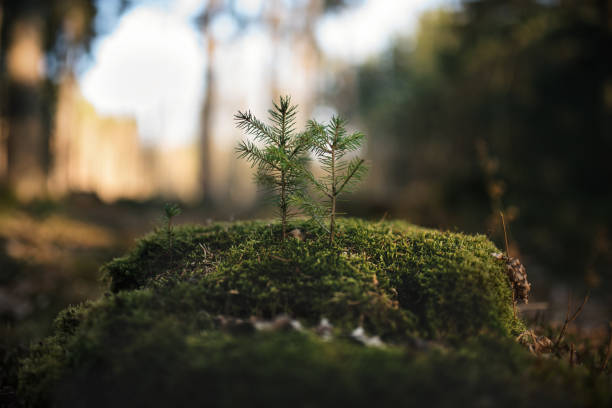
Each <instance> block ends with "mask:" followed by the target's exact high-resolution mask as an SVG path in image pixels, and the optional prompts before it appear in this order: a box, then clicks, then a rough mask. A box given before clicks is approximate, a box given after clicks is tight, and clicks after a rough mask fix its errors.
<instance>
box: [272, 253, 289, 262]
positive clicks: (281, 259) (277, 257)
mask: <svg viewBox="0 0 612 408" xmlns="http://www.w3.org/2000/svg"><path fill="white" fill-rule="evenodd" d="M270 258H273V259H276V260H278V261H282V262H290V261H289V259H286V258H281V257H280V256H276V255H272V254H270Z"/></svg>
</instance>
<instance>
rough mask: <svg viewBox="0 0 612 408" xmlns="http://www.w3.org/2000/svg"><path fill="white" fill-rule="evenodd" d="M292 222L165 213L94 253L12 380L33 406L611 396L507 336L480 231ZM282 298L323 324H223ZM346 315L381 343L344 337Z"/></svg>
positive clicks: (295, 311) (282, 306)
mask: <svg viewBox="0 0 612 408" xmlns="http://www.w3.org/2000/svg"><path fill="white" fill-rule="evenodd" d="M291 227H292V228H298V229H300V230H301V232H302V234H301V235H302V236H303V237H304V239H303V240H298V239H289V240H288V241H286V242H285V243H282V242H281V241H280V234H281V231H280V226H278V225H275V224H269V223H266V222H262V221H255V222H239V223H232V224H216V225H212V226H208V227H202V226H185V227H176V228H175V229H174V230H173V236H172V242H169V239H168V235H167V234H166V233H165V231H163V230H160V231H156V232H153V233H152V234H149V235H147V236H146V237H144V238H143V239H142V240H140V241H139V242H138V244H137V246H136V247H135V249H134V250H133V251H132V252H130V253H129V254H127V255H126V256H124V257H122V258H118V259H115V260H113V261H112V262H110V263H108V264H107V265H105V266H104V267H103V270H104V271H105V274H106V276H107V278H108V279H109V281H110V289H111V291H110V292H109V293H107V294H106V295H105V296H104V297H103V298H101V299H98V300H97V301H93V302H88V303H85V304H83V305H80V306H75V307H71V308H69V309H67V310H65V311H64V312H62V313H61V314H60V315H59V316H58V318H57V319H56V321H55V326H54V327H55V329H54V333H53V335H52V336H51V337H49V338H47V339H45V340H44V341H42V342H40V343H38V344H35V345H33V346H32V348H31V350H30V353H29V355H28V356H27V357H26V358H24V359H23V360H22V361H21V368H20V371H19V387H20V388H19V390H20V395H21V396H22V398H24V400H25V402H26V403H27V405H30V406H45V405H54V406H169V405H171V406H186V405H190V406H191V405H212V406H235V405H249V406H281V405H282V406H286V405H297V406H344V405H353V406H366V405H370V406H371V405H376V406H392V405H394V406H396V405H398V404H401V405H407V404H408V405H411V404H413V403H414V404H417V403H421V404H428V405H432V404H435V405H438V406H451V405H452V406H456V405H474V406H489V405H491V404H496V405H500V406H536V405H537V404H536V403H535V402H538V403H543V402H544V401H555V404H557V405H558V406H570V405H571V404H573V403H575V402H576V401H579V403H578V405H581V404H583V403H585V404H588V405H601V406H603V405H604V404H603V403H601V401H610V400H609V397H610V396H609V393H608V392H606V391H605V387H604V388H603V390H604V391H601V388H600V385H598V384H599V382H598V381H599V380H597V379H592V378H590V377H588V376H587V375H585V374H584V375H583V374H581V373H579V370H574V371H573V372H570V371H567V370H566V371H567V375H566V374H563V375H562V376H560V377H558V378H557V377H554V378H553V376H551V373H555V372H556V373H559V372H561V373H564V372H565V371H564V370H565V369H564V368H563V366H562V365H560V364H558V363H555V362H550V363H549V362H542V361H536V360H534V359H533V358H532V357H530V356H529V355H528V353H527V352H526V351H524V350H522V349H520V348H518V346H517V345H515V344H514V342H513V340H512V335H513V334H515V333H516V332H517V331H519V330H521V329H522V328H523V325H522V323H521V322H520V321H519V320H517V319H515V318H514V317H513V312H512V303H511V292H510V290H511V289H510V285H509V282H508V281H507V277H506V275H505V273H504V265H503V262H500V261H499V260H497V259H496V258H494V257H493V256H491V253H493V252H497V251H498V250H497V248H495V246H494V245H493V244H492V243H491V242H490V241H489V240H487V239H486V237H484V236H481V235H477V236H469V235H464V234H457V233H450V232H440V231H435V230H430V229H424V228H419V227H415V226H413V225H410V224H407V223H404V222H378V223H371V222H366V221H362V220H357V219H343V220H340V221H339V222H338V235H337V239H336V241H335V243H334V246H333V247H331V248H330V247H329V243H328V241H327V239H326V238H325V236H321V237H319V236H318V234H319V233H321V234H322V231H319V230H317V229H316V228H315V227H313V226H311V225H310V224H308V223H307V222H301V221H298V222H295V223H294V224H293V225H292V226H291ZM322 235H323V234H322ZM281 313H286V314H288V315H290V316H292V317H293V318H296V319H298V320H299V321H300V322H302V324H303V325H305V326H306V327H309V326H310V325H315V324H316V323H318V321H319V319H321V318H322V317H326V318H328V319H329V320H330V321H331V323H332V324H333V325H334V327H335V332H334V333H335V335H334V339H333V340H331V341H327V342H326V341H323V339H321V338H318V337H316V336H315V335H314V334H312V332H311V331H308V330H307V331H305V332H300V333H292V332H272V333H262V332H256V333H251V334H236V333H233V334H231V333H229V332H227V331H226V330H225V329H223V327H220V325H219V323H218V321H217V320H216V316H217V315H220V314H221V315H224V316H233V317H238V318H249V317H251V316H258V317H261V318H270V317H274V316H276V315H278V314H281ZM357 326H363V327H364V328H365V330H366V332H368V333H369V334H371V335H379V336H381V338H382V339H383V340H384V341H385V343H386V344H387V346H386V347H385V348H383V349H371V348H366V347H362V346H358V345H356V344H352V343H350V342H349V339H350V337H349V336H348V334H349V333H350V331H352V330H353V329H354V328H355V327H357ZM423 339H425V340H427V341H425V342H423ZM423 344H424V345H425V346H422V345H423ZM435 344H445V346H442V347H437V346H432V345H435ZM588 387H590V388H588ZM587 388H588V390H589V392H586V391H583V390H584V389H587ZM439 390H446V392H445V393H440V392H439ZM591 391H593V392H591ZM595 391H596V392H595ZM571 393H575V395H574V396H572V397H571V398H570V397H568V394H571Z"/></svg>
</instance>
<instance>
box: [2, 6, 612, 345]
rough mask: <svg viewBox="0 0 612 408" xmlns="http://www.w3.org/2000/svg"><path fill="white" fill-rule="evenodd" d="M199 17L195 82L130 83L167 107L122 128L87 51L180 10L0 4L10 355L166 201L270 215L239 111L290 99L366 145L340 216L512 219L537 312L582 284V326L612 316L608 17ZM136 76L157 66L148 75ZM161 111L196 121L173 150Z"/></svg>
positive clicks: (440, 11) (280, 13)
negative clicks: (95, 91)
mask: <svg viewBox="0 0 612 408" xmlns="http://www.w3.org/2000/svg"><path fill="white" fill-rule="evenodd" d="M111 3H112V6H109V4H111ZM176 3H177V4H178V3H181V2H176ZM183 3H184V2H183ZM192 3H194V4H195V3H197V4H195V7H193V8H192V9H190V10H191V11H190V13H187V14H188V16H187V17H186V18H187V20H188V21H189V24H190V27H191V29H192V30H193V31H194V32H195V31H197V36H196V37H194V38H196V40H195V44H197V47H196V49H197V50H199V51H200V52H201V54H202V55H201V59H198V60H193V59H192V60H191V61H192V64H191V65H193V66H199V67H201V70H200V71H197V72H196V75H199V78H200V82H197V83H195V85H193V86H192V87H181V83H180V82H178V83H172V84H171V85H169V86H168V87H167V88H166V87H165V85H163V84H162V83H161V82H160V84H159V86H152V87H151V86H150V87H147V88H146V89H145V88H143V89H141V90H140V91H139V92H141V93H145V94H146V95H145V98H148V99H151V98H153V99H155V97H154V96H151V95H157V94H158V93H161V95H162V96H160V97H159V99H160V101H159V103H157V104H153V105H154V106H153V105H151V106H152V107H151V106H150V105H147V109H148V110H147V109H145V110H144V111H142V110H138V109H134V110H133V111H131V112H127V111H126V112H127V113H126V112H120V113H117V112H114V111H112V109H111V110H108V109H107V111H108V112H104V109H100V107H99V106H97V105H99V103H98V104H97V103H96V102H95V101H91V99H92V98H91V97H90V96H91V94H92V91H91V88H87V83H88V82H87V80H86V78H87V75H88V74H87V72H91V70H93V69H95V66H96V64H98V63H99V64H102V62H101V56H100V55H102V50H103V49H104V47H103V46H101V45H100V42H99V41H101V40H100V39H101V38H103V37H104V36H109V35H111V34H112V33H113V32H114V30H120V29H121V27H122V23H121V21H124V20H122V19H123V18H125V19H127V18H128V17H129V16H130V15H131V16H133V15H135V14H137V13H138V12H139V10H142V7H154V8H155V7H157V8H159V9H160V10H162V14H163V13H171V10H174V11H175V12H176V9H173V8H172V7H174V6H173V4H174V3H172V2H170V4H166V2H155V1H123V0H122V1H113V2H106V1H101V0H100V1H89V0H59V1H53V2H48V1H42V0H41V1H34V0H24V1H7V0H5V1H2V2H0V16H1V17H0V24H1V34H0V69H1V71H0V75H1V76H0V78H1V82H0V96H1V100H0V109H1V110H0V180H1V184H2V196H1V206H0V285H1V286H0V317H1V319H2V327H1V329H0V330H1V332H2V334H3V335H2V336H1V337H2V339H7V340H6V342H7V343H22V344H23V343H27V342H28V341H30V340H31V339H34V338H37V337H39V336H41V335H42V334H44V333H45V332H46V330H47V328H48V324H49V322H50V316H53V315H55V313H56V312H57V311H58V310H59V309H60V308H62V307H64V306H65V305H66V304H68V303H75V302H78V301H80V300H82V299H84V298H87V297H91V296H94V295H95V294H96V293H98V291H99V289H98V287H99V283H98V281H97V279H98V278H99V272H98V271H97V266H98V265H99V264H100V263H101V262H103V261H105V260H108V259H110V258H112V257H113V256H115V255H117V254H119V253H121V252H123V251H124V250H125V248H126V247H129V246H130V245H131V244H132V242H133V239H134V238H135V237H136V236H138V235H141V234H142V233H143V232H144V231H147V230H150V229H151V228H152V227H153V226H155V225H157V224H158V223H159V215H160V211H161V208H162V207H163V203H164V202H165V201H168V200H171V201H176V202H181V203H182V206H183V208H184V211H183V214H182V215H181V216H179V217H177V218H176V221H177V222H179V223H182V222H188V221H195V222H200V223H205V222H207V220H217V219H222V220H224V219H233V218H239V219H244V218H253V217H264V216H266V215H268V214H270V209H269V208H267V207H262V205H261V204H260V200H258V193H257V192H256V191H255V190H254V187H253V185H252V183H251V170H250V169H249V166H248V164H246V163H240V162H238V161H237V160H236V157H235V155H234V152H233V147H234V146H235V142H236V140H238V138H239V137H240V133H239V131H237V130H236V129H234V128H233V126H234V124H233V122H232V114H233V113H234V112H235V111H237V110H238V109H244V108H246V107H251V106H255V109H254V111H255V113H257V114H260V113H264V112H265V109H266V108H267V107H268V106H269V105H270V101H271V100H272V99H275V98H276V97H277V96H278V95H281V94H283V95H284V94H291V95H292V96H293V101H295V102H296V103H298V104H299V105H300V112H301V114H302V116H301V117H298V120H297V122H298V125H299V126H298V127H302V126H305V123H306V119H307V118H310V117H315V118H316V119H318V120H323V121H327V120H328V119H329V117H331V115H332V114H334V113H339V114H341V115H343V116H344V117H346V118H347V119H348V122H349V123H350V124H351V125H352V126H354V128H355V129H360V130H363V131H364V133H365V134H366V135H367V140H368V144H367V146H366V148H365V151H364V152H363V154H364V155H365V157H366V158H367V159H368V161H369V167H370V168H371V171H370V175H369V177H368V178H367V179H366V181H365V182H364V184H363V185H362V187H361V189H360V190H359V191H357V192H355V193H354V194H352V195H351V196H350V198H349V199H348V200H346V201H344V202H343V203H341V207H342V209H343V210H344V211H347V212H349V213H350V214H351V215H356V216H363V217H366V218H372V219H380V218H382V217H388V218H401V219H406V220H408V221H410V222H412V223H415V224H419V225H424V226H431V227H436V228H441V229H451V230H454V229H457V230H461V231H467V232H472V233H476V232H478V233H484V234H487V235H488V236H489V237H491V238H492V239H493V240H494V241H495V242H496V243H497V245H498V246H499V247H502V246H503V232H502V230H501V223H500V217H499V213H500V211H503V212H504V214H505V216H506V219H507V220H508V221H509V229H510V234H511V237H510V238H511V239H510V252H511V254H512V255H513V256H520V257H521V259H522V261H523V263H524V264H525V265H526V267H527V269H528V271H529V274H530V277H531V280H532V281H533V283H534V285H533V289H534V290H533V293H534V295H533V299H534V300H535V301H540V302H546V304H547V305H546V306H544V307H543V309H542V311H543V312H544V313H548V314H549V316H548V317H549V318H550V319H552V320H554V319H561V320H562V319H563V313H564V307H565V304H566V301H567V294H568V291H569V290H568V288H570V287H574V288H575V289H574V292H575V293H579V294H581V293H583V292H584V291H586V290H587V289H588V288H590V289H591V290H592V300H591V301H590V303H589V305H588V306H587V307H588V308H590V309H588V308H587V309H585V313H583V318H584V321H583V323H582V324H583V325H584V326H585V327H602V324H603V323H604V322H605V319H606V318H609V315H608V314H609V311H610V308H611V307H612V299H611V298H610V296H609V291H610V289H611V288H612V272H611V271H612V215H611V213H610V209H612V188H611V187H610V185H611V184H610V183H611V182H610V180H611V177H612V161H611V160H610V154H611V152H612V52H611V51H612V1H610V0H506V1H501V0H487V1H484V0H471V1H464V2H456V1H446V2H445V1H424V2H418V1H408V0H406V1H405V2H386V1H384V2H380V3H378V5H374V3H376V2H374V1H365V0H363V1H357V0H353V1H349V0H346V1H342V0H335V1H331V0H328V1H322V0H310V1H308V0H300V1H297V0H296V1H289V0H286V1H269V2H268V1H264V2H257V1H255V2H253V1H251V2H249V1H223V0H209V1H204V2H192ZM404 3H405V4H406V5H413V7H412V8H410V7H405V8H402V6H399V10H400V12H403V13H408V11H407V10H408V9H410V10H411V13H412V14H410V16H411V17H410V18H406V19H405V20H399V23H397V22H395V23H397V26H398V28H397V30H396V31H394V32H391V33H388V36H387V37H386V40H385V41H384V42H382V44H383V45H382V46H379V47H370V48H368V47H369V43H368V39H369V38H373V37H376V35H377V34H376V30H377V27H380V25H376V18H378V17H380V16H381V15H382V16H386V15H389V13H393V12H394V11H393V10H392V9H389V10H386V9H385V7H391V6H389V5H390V4H404ZM395 7H398V6H395ZM373 9H376V10H382V11H381V12H380V13H379V14H375V15H374V17H372V21H371V22H370V23H371V25H370V23H368V24H364V21H363V19H362V20H359V16H360V15H363V14H364V13H365V14H367V13H368V12H369V11H371V10H373ZM169 10H170V11H169ZM360 10H361V14H359V13H360ZM363 10H365V11H363ZM385 10H386V11H385ZM177 13H178V12H177ZM347 16H348V17H347ZM351 16H353V17H351ZM377 16H378V17H377ZM416 16H418V19H417V17H416ZM351 18H353V20H354V23H353V26H355V25H357V26H358V28H357V31H358V32H364V33H365V34H363V35H361V36H353V37H351V36H348V39H346V40H344V41H342V40H341V39H342V38H347V36H344V37H341V36H339V37H337V38H336V37H334V36H333V35H334V33H338V31H337V30H338V29H337V28H334V21H336V26H338V25H339V26H342V25H346V26H347V27H348V26H350V24H346V22H350V21H351V20H350V19H351ZM334 19H335V20H334ZM413 20H414V21H413ZM169 21H170V20H169ZM381 21H382V24H386V22H385V21H386V20H384V18H383V19H382V20H381ZM365 22H367V19H366V20H365ZM395 23H394V24H395ZM168 24H170V23H168ZM403 25H405V26H406V27H403ZM408 26H410V27H408ZM404 28H405V29H404ZM347 29H348V28H347ZM334 30H336V31H334ZM368 30H371V31H370V32H369V33H368ZM145 34H146V33H145ZM249 38H251V39H252V38H258V39H259V42H255V43H252V42H251V43H250V42H248V41H246V40H245V39H249ZM338 38H340V40H338ZM338 43H339V44H338ZM96 44H97V45H96ZM181 44H182V43H181ZM176 46H177V47H179V45H178V44H176ZM181 46H185V47H186V45H185V44H183V45H181ZM159 47H160V49H161V47H162V45H159ZM198 47H199V48H198ZM153 48H154V49H155V47H153ZM365 49H368V50H370V49H371V51H370V52H368V53H365V54H364V53H361V51H363V50H365ZM96 52H99V53H100V54H99V55H98V54H96ZM143 52H144V51H143ZM95 55H98V57H95ZM143 55H144V54H143ZM96 58H97V59H96ZM136 58H139V57H138V56H137V57H136ZM141 59H144V60H146V58H145V57H144V56H143V57H142V58H141ZM167 59H168V58H165V60H167ZM177 59H178V57H177ZM146 61H148V60H146ZM146 61H145V62H146ZM147 63H149V64H151V65H150V66H151V69H152V70H153V68H154V65H155V64H156V63H157V60H155V59H153V60H151V61H149V62H147ZM188 65H189V64H188ZM92 66H93V67H94V68H91V67H92ZM253 66H256V67H259V68H252V67H253ZM228 67H230V68H232V69H228ZM249 67H251V68H249ZM120 68H121V70H120V72H124V73H125V72H130V71H131V70H135V72H136V74H137V76H138V75H140V76H144V71H139V70H138V69H137V68H131V67H130V65H121V66H120ZM241 69H242V70H241ZM91 75H93V74H91ZM168 75H170V76H172V77H177V76H180V75H179V73H178V71H177V72H170V73H169V74H168ZM154 79H155V78H154ZM155 80H156V81H157V79H155ZM91 81H94V80H91ZM94 82H95V81H94ZM89 83H90V84H91V83H92V82H89ZM176 84H178V85H176ZM120 85H121V84H120V83H119V85H117V84H113V83H106V84H105V86H108V87H109V88H112V87H113V86H117V87H120ZM92 87H93V85H92ZM191 88H194V89H195V91H196V96H195V97H194V98H193V99H191V100H190V101H192V102H193V103H191V104H189V103H188V101H187V102H185V101H184V100H181V101H182V102H180V103H176V104H174V105H173V103H174V102H173V100H172V99H171V98H170V99H169V97H168V95H174V93H173V92H178V93H179V94H184V93H189V92H191V91H193V90H194V89H191ZM87 89H90V91H89V93H88V91H87ZM151 89H152V91H151ZM177 90H178V91H177ZM145 91H146V92H145ZM147 92H152V93H150V94H149V93H147ZM88 95H89V96H88ZM164 95H165V96H164ZM135 103H136V104H137V102H135ZM166 105H173V106H170V107H168V106H166ZM169 109H170V112H171V113H170V114H167V112H168V111H169ZM172 109H175V111H179V112H182V113H185V112H194V115H195V123H196V125H194V128H193V129H191V130H190V129H187V130H184V132H183V130H181V132H183V133H185V134H188V135H189V137H187V138H186V139H184V140H183V139H181V141H180V142H177V140H178V139H177V138H178V137H179V136H177V135H178V134H179V133H180V132H179V130H178V129H177V127H176V126H175V125H174V124H176V123H178V124H180V125H182V124H183V122H182V121H181V120H177V119H176V118H175V117H174V116H172V115H174V113H173V112H175V111H173V110H172ZM143 112H144V113H143ZM259 116H263V115H259ZM176 117H178V118H179V119H180V118H182V117H181V116H176ZM156 121H157V122H156ZM152 135H153V136H152ZM156 137H157V139H156ZM5 334H6V336H5ZM3 341H4V340H3Z"/></svg>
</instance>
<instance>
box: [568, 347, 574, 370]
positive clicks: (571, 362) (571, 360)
mask: <svg viewBox="0 0 612 408" xmlns="http://www.w3.org/2000/svg"><path fill="white" fill-rule="evenodd" d="M574 352H575V350H574V343H571V344H570V355H569V363H570V367H574Z"/></svg>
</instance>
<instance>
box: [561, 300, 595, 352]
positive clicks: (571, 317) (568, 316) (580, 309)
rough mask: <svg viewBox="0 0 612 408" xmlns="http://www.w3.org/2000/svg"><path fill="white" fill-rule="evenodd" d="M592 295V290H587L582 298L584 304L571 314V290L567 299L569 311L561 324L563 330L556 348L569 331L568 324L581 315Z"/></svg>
mask: <svg viewBox="0 0 612 408" xmlns="http://www.w3.org/2000/svg"><path fill="white" fill-rule="evenodd" d="M590 295H591V292H590V291H589V292H587V294H586V296H585V297H584V299H583V300H582V304H581V305H580V306H579V307H578V309H576V310H575V311H574V313H573V314H572V315H571V316H570V310H571V307H572V293H571V292H570V294H569V296H568V300H567V312H566V313H565V321H564V322H563V326H561V331H560V332H559V336H558V337H557V341H555V348H557V347H558V346H559V344H561V341H562V340H563V338H564V336H565V332H566V331H567V326H568V325H569V324H570V323H571V322H573V321H574V320H576V318H577V317H578V316H580V313H582V309H583V308H584V305H586V303H587V301H588V300H589V296H590Z"/></svg>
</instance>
